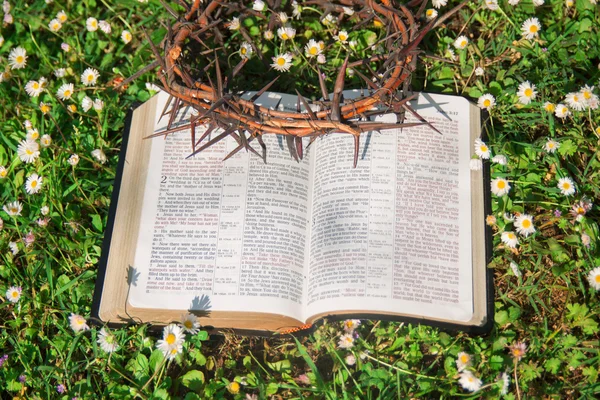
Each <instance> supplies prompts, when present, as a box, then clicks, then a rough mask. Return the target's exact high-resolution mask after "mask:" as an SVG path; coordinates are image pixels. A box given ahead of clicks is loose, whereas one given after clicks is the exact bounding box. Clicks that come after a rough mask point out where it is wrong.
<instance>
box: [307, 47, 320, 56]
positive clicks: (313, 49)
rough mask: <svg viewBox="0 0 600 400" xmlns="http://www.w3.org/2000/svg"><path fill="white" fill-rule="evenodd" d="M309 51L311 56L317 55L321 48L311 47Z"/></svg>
mask: <svg viewBox="0 0 600 400" xmlns="http://www.w3.org/2000/svg"><path fill="white" fill-rule="evenodd" d="M308 52H309V53H310V55H311V56H314V55H316V54H317V53H318V52H319V49H317V48H316V47H314V46H313V47H311V48H310V49H309V50H308Z"/></svg>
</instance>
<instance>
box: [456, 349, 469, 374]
mask: <svg viewBox="0 0 600 400" xmlns="http://www.w3.org/2000/svg"><path fill="white" fill-rule="evenodd" d="M471 361H472V360H471V356H470V355H469V354H467V353H465V352H464V351H461V352H460V353H458V355H457V356H456V368H457V369H458V370H459V371H462V370H463V369H465V368H468V367H470V366H471Z"/></svg>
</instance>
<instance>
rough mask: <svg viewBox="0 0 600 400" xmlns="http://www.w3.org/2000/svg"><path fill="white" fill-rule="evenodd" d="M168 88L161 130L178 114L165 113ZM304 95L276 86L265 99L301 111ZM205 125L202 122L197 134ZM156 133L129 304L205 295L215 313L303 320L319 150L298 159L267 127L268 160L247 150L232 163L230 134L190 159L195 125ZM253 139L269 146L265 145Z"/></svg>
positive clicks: (165, 303)
mask: <svg viewBox="0 0 600 400" xmlns="http://www.w3.org/2000/svg"><path fill="white" fill-rule="evenodd" d="M160 96H161V98H160V99H159V105H158V107H157V110H158V113H157V114H158V115H157V117H156V119H157V121H156V130H157V131H159V130H162V129H164V128H165V127H166V124H167V121H168V119H169V116H168V115H167V116H165V117H163V118H162V120H161V121H160V122H159V121H158V119H159V116H160V113H161V111H162V110H163V108H164V106H165V104H166V101H167V98H168V95H167V94H166V93H164V92H163V93H161V94H160ZM282 96H283V98H282ZM247 97H248V96H247ZM296 99H297V98H296V96H289V95H278V94H275V93H267V94H263V95H262V96H261V97H260V98H259V99H258V100H257V101H256V103H257V104H262V105H266V106H270V107H275V106H278V109H280V110H281V109H293V110H294V111H295V109H296ZM188 117H189V116H188ZM178 118H179V117H178ZM185 119H186V117H185V116H184V117H182V120H185ZM182 123H183V122H182ZM205 129H206V128H205V127H201V128H198V129H197V133H196V139H198V138H199V137H200V136H201V134H202V132H204V131H205ZM220 132H221V131H217V132H216V133H213V134H212V137H214V136H215V135H218V134H219V133H220ZM151 133H152V132H149V133H148V134H151ZM147 140H152V149H151V151H152V152H151V156H150V160H151V162H150V166H149V171H148V178H147V182H146V186H145V195H144V203H143V207H142V208H143V210H142V223H141V228H140V235H139V238H138V243H137V247H136V254H135V259H134V265H133V267H134V268H135V270H136V272H137V273H139V274H140V275H139V279H138V283H137V284H136V285H135V286H131V291H130V297H129V304H131V305H132V306H134V307H144V308H160V309H172V310H188V309H198V308H197V307H200V309H202V308H206V306H207V304H204V305H198V304H197V303H198V299H203V298H204V299H206V297H207V298H208V301H209V302H210V305H209V307H208V308H209V311H238V312H243V311H249V312H264V313H274V314H282V315H286V316H289V317H292V318H295V319H300V318H301V316H302V300H303V295H304V294H303V284H304V277H303V274H304V264H305V247H306V241H307V229H306V227H307V223H308V207H309V205H310V196H311V193H310V185H309V176H310V175H311V168H312V166H311V162H310V160H311V157H312V156H311V155H310V151H306V152H305V155H304V159H303V160H302V161H301V162H297V161H295V160H293V159H292V158H291V157H290V154H289V151H288V149H287V146H286V144H285V140H282V139H281V138H280V137H277V136H275V135H265V136H264V141H265V144H266V146H267V164H264V163H263V160H262V159H261V158H260V157H258V156H257V155H255V154H251V153H250V152H246V151H245V150H243V149H242V150H240V151H239V152H238V153H237V154H236V155H235V156H233V157H232V158H230V159H228V160H227V161H225V162H223V159H224V158H225V156H226V155H227V154H229V152H230V151H231V150H233V149H235V148H236V147H237V146H238V143H237V142H236V141H235V140H234V139H233V138H231V137H228V138H226V139H225V140H221V141H220V142H218V143H217V144H215V145H213V146H211V147H209V148H208V149H206V150H204V151H203V152H201V153H200V154H198V155H196V156H193V157H190V158H189V159H186V157H187V156H188V155H190V154H191V153H192V147H191V136H190V130H189V129H187V130H183V131H181V132H178V133H175V134H170V135H168V136H167V138H166V139H164V138H163V137H157V138H152V139H147ZM207 140H208V139H206V140H205V142H206V141H207ZM205 142H204V143H205ZM251 144H252V145H253V147H254V148H256V149H258V151H259V153H260V151H261V148H260V146H259V145H258V143H257V142H256V141H252V142H251Z"/></svg>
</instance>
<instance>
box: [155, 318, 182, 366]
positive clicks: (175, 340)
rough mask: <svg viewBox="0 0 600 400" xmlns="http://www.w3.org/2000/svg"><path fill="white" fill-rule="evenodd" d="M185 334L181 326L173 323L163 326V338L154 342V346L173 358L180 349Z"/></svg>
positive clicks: (169, 357)
mask: <svg viewBox="0 0 600 400" xmlns="http://www.w3.org/2000/svg"><path fill="white" fill-rule="evenodd" d="M184 339H185V334H184V333H183V330H182V329H181V327H179V326H178V325H175V324H170V325H167V326H165V328H164V329H163V338H162V339H161V340H158V341H157V342H156V348H157V349H159V350H160V351H162V352H163V354H164V355H165V357H167V358H168V359H173V358H175V356H176V355H177V354H178V353H181V351H182V345H183V341H184Z"/></svg>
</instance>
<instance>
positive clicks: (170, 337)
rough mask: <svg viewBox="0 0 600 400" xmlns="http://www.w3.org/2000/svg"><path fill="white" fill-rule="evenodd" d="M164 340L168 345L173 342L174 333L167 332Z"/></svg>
mask: <svg viewBox="0 0 600 400" xmlns="http://www.w3.org/2000/svg"><path fill="white" fill-rule="evenodd" d="M165 342H167V344H169V345H171V344H173V343H175V335H174V334H173V333H169V334H168V335H167V338H166V339H165Z"/></svg>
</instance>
